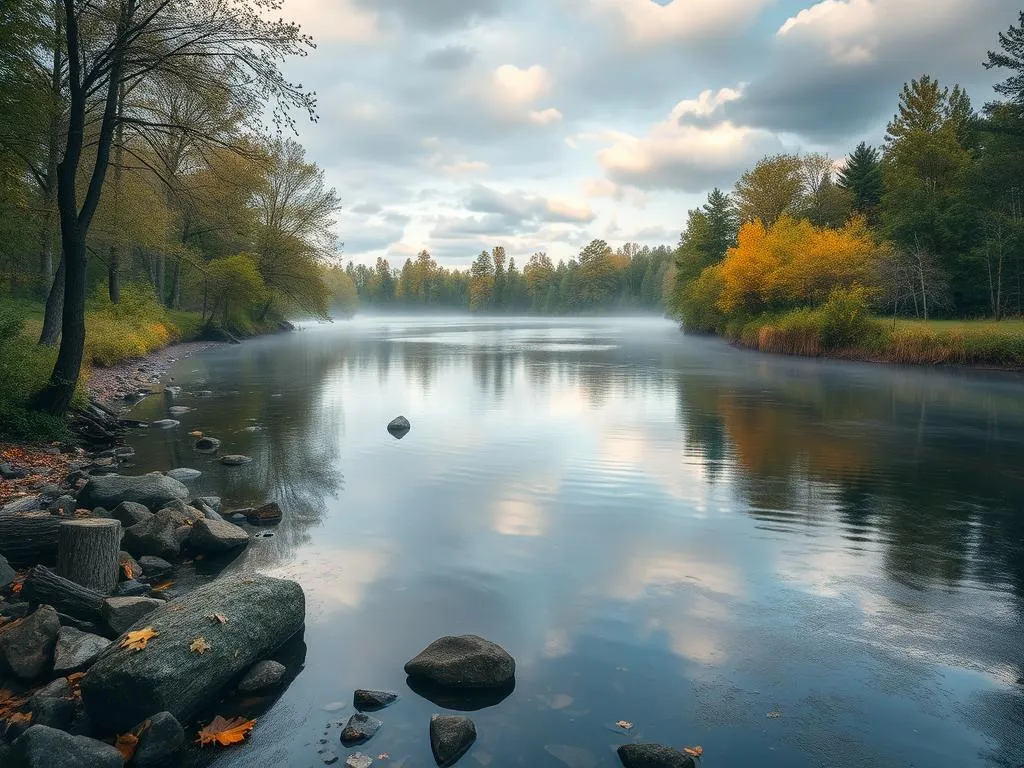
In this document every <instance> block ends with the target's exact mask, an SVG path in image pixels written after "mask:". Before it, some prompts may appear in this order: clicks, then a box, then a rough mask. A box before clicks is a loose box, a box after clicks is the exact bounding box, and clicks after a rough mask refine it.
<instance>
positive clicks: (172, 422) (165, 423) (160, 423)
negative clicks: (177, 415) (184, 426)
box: [149, 419, 181, 429]
mask: <svg viewBox="0 0 1024 768" xmlns="http://www.w3.org/2000/svg"><path fill="white" fill-rule="evenodd" d="M179 424H181V422H180V421H178V420H177V419H157V420H156V421H151V422H149V425H150V426H151V427H159V428H160V429H170V428H171V427H176V426H178V425H179Z"/></svg>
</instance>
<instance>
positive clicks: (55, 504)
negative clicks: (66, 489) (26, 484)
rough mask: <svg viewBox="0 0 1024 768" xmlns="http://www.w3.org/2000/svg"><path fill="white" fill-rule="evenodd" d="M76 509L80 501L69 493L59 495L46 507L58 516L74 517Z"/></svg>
mask: <svg viewBox="0 0 1024 768" xmlns="http://www.w3.org/2000/svg"><path fill="white" fill-rule="evenodd" d="M76 509H78V502H76V501H75V497H74V496H67V495H64V496H59V497H58V498H56V499H54V500H53V501H52V502H51V503H50V504H49V505H47V507H46V511H47V512H49V513H50V514H51V515H57V516H58V517H74V516H75V510H76Z"/></svg>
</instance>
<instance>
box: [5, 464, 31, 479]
mask: <svg viewBox="0 0 1024 768" xmlns="http://www.w3.org/2000/svg"><path fill="white" fill-rule="evenodd" d="M28 474H29V473H28V470H27V469H25V468H23V467H15V466H12V465H10V464H8V463H7V462H6V461H5V462H3V463H2V464H0V478H2V479H4V480H21V479H22V478H23V477H28Z"/></svg>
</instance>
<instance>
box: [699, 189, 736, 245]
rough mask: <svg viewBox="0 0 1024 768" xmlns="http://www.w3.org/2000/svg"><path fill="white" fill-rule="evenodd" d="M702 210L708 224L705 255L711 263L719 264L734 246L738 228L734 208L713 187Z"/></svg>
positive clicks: (720, 191) (724, 196)
mask: <svg viewBox="0 0 1024 768" xmlns="http://www.w3.org/2000/svg"><path fill="white" fill-rule="evenodd" d="M702 210H703V211H704V216H705V217H707V223H708V233H707V236H708V240H707V244H706V247H707V250H708V253H707V255H708V257H709V258H710V259H711V260H712V262H719V261H721V260H722V259H724V258H725V252H726V251H728V250H729V249H730V248H732V247H733V246H734V245H736V233H737V232H738V231H739V228H740V222H739V216H738V215H737V213H736V206H735V205H733V202H732V198H731V197H729V195H727V194H726V193H725V192H723V191H722V190H720V189H719V188H718V187H715V188H714V189H713V190H711V193H710V194H709V195H708V201H707V202H706V203H704V205H703V206H702Z"/></svg>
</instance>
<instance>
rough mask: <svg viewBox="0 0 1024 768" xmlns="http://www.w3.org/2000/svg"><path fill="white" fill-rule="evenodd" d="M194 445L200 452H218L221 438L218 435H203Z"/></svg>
mask: <svg viewBox="0 0 1024 768" xmlns="http://www.w3.org/2000/svg"><path fill="white" fill-rule="evenodd" d="M192 447H193V448H194V449H195V450H197V451H198V452H199V453H216V452H217V449H218V448H220V440H218V439H217V438H216V437H201V438H199V439H198V440H196V441H195V443H193V445H192Z"/></svg>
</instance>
